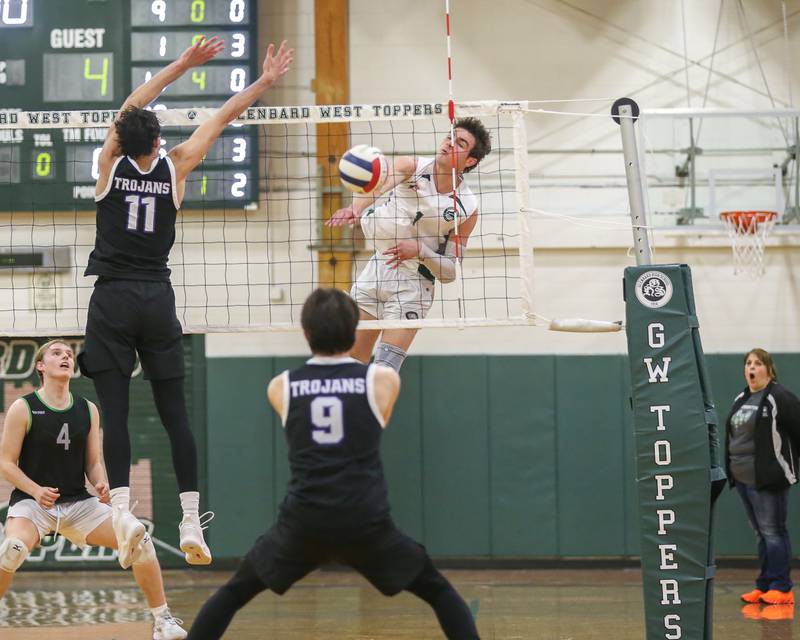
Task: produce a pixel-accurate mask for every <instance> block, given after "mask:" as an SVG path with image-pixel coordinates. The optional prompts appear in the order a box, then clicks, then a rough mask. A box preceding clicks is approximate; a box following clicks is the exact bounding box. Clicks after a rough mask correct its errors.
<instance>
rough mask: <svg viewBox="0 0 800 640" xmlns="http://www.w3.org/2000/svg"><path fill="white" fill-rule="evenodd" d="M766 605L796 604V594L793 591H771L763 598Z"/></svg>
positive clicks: (762, 600)
mask: <svg viewBox="0 0 800 640" xmlns="http://www.w3.org/2000/svg"><path fill="white" fill-rule="evenodd" d="M761 602H763V603H764V604H794V594H793V593H792V592H791V591H778V590H777V589H770V590H769V591H767V592H766V593H765V594H762V596H761Z"/></svg>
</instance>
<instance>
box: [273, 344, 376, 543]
mask: <svg viewBox="0 0 800 640" xmlns="http://www.w3.org/2000/svg"><path fill="white" fill-rule="evenodd" d="M373 374H374V369H372V368H369V367H367V366H366V365H363V364H361V363H360V362H358V361H356V360H353V359H352V358H338V359H332V358H312V359H311V360H309V361H308V362H307V363H306V365H305V366H303V367H300V368H299V369H294V370H293V371H287V372H285V373H284V374H283V375H284V416H281V417H282V419H283V422H284V428H285V431H286V441H287V443H288V445H289V465H290V468H291V479H290V481H289V489H288V493H287V496H286V498H285V500H284V502H283V505H282V507H281V508H282V511H283V513H284V514H285V515H287V516H290V517H293V518H295V519H298V520H300V521H301V522H303V523H305V524H309V525H312V526H318V527H321V528H345V527H354V526H355V527H358V526H360V525H362V524H367V523H370V522H373V521H376V520H380V519H383V518H385V517H387V516H388V515H389V498H388V491H387V487H386V480H385V478H384V475H383V464H382V462H381V458H380V443H381V436H382V434H383V418H382V417H381V414H380V412H379V410H378V408H377V404H376V403H375V399H374V395H373V384H372V377H373Z"/></svg>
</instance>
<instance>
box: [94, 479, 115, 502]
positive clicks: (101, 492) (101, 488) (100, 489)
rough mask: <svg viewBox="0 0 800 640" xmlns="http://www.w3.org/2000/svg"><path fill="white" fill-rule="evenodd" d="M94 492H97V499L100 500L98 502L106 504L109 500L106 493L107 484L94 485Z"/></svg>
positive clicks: (108, 495)
mask: <svg viewBox="0 0 800 640" xmlns="http://www.w3.org/2000/svg"><path fill="white" fill-rule="evenodd" d="M94 490H95V491H97V497H98V498H99V499H100V502H102V503H104V504H108V502H109V500H110V499H111V497H110V494H109V493H108V484H107V483H105V482H98V483H97V484H96V485H94Z"/></svg>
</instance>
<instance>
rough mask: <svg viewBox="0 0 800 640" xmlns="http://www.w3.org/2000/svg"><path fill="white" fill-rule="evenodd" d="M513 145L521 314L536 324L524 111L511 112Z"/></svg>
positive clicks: (526, 136)
mask: <svg viewBox="0 0 800 640" xmlns="http://www.w3.org/2000/svg"><path fill="white" fill-rule="evenodd" d="M511 122H512V123H513V127H514V129H513V131H514V133H513V144H514V167H515V171H514V188H515V190H516V193H517V205H518V208H519V209H518V210H519V269H520V285H521V286H520V296H521V302H522V314H523V316H525V317H526V318H528V319H529V320H531V321H532V322H534V324H535V317H536V316H535V314H534V309H533V234H532V233H531V224H530V213H528V207H529V206H530V179H529V173H528V132H527V130H526V128H525V114H524V113H523V112H522V111H521V110H516V111H513V112H512V114H511Z"/></svg>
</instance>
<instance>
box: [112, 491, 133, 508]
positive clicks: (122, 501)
mask: <svg viewBox="0 0 800 640" xmlns="http://www.w3.org/2000/svg"><path fill="white" fill-rule="evenodd" d="M108 493H109V495H110V496H111V506H112V507H115V508H118V509H123V510H124V511H130V509H131V488H130V487H117V488H116V489H112V490H111V491H109V492H108Z"/></svg>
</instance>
